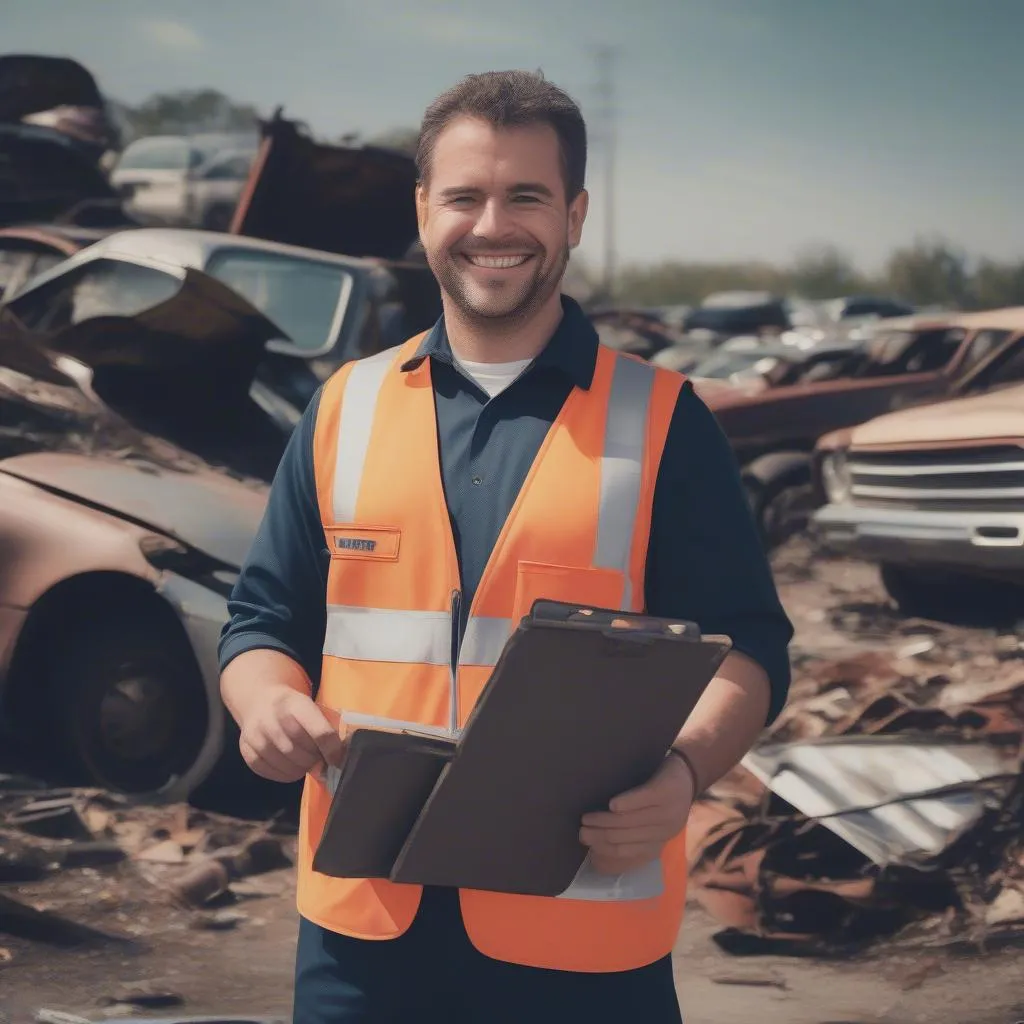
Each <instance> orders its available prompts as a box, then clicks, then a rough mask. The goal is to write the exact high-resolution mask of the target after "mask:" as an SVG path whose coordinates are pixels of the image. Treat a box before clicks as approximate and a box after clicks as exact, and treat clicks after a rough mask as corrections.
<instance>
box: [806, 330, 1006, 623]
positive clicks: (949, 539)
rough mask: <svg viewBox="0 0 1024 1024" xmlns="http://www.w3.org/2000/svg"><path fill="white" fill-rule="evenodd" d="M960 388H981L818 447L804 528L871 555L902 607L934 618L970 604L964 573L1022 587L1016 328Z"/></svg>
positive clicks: (973, 593)
mask: <svg viewBox="0 0 1024 1024" xmlns="http://www.w3.org/2000/svg"><path fill="white" fill-rule="evenodd" d="M1020 323H1021V328H1022V329H1024V313H1022V315H1021V317H1020ZM969 390H970V391H981V393H980V394H968V395H966V396H964V397H958V398H955V399H952V400H949V401H945V402H939V403H936V404H931V405H927V406H924V407H922V408H913V409H904V410H901V411H900V412H895V413H890V414H889V415H886V416H881V417H878V418H876V419H873V420H869V421H868V422H867V423H864V424H862V425H860V426H857V427H854V428H853V429H850V430H845V431H839V432H835V433H832V434H828V435H826V436H825V437H823V438H822V439H821V441H820V442H819V445H818V449H817V453H816V475H817V479H818V481H819V484H820V487H821V490H822V492H823V494H824V496H825V498H826V499H827V502H828V503H827V504H826V505H825V506H824V507H822V508H820V509H819V510H818V511H817V512H816V513H815V515H814V517H813V520H812V529H813V531H814V533H815V534H816V535H818V536H819V537H820V539H821V540H822V541H823V542H824V543H825V544H827V545H828V546H829V547H831V548H833V549H836V550H839V551H842V552H844V553H848V554H852V555H855V556H857V557H859V558H863V559H867V560H872V561H877V562H879V563H880V565H881V575H882V582H883V584H884V585H885V588H886V590H887V591H888V593H889V595H890V596H891V597H892V598H893V599H894V600H895V601H896V603H897V604H898V605H899V606H900V608H901V609H902V610H903V611H905V612H907V613H909V614H921V615H927V614H929V613H931V614H936V615H938V616H939V617H942V615H943V613H948V612H949V611H950V610H952V609H954V608H956V607H958V606H961V607H962V606H964V605H966V604H970V603H972V602H976V601H978V599H979V594H980V592H981V591H982V590H983V589H984V588H978V587H971V586H970V580H971V579H978V580H994V581H1002V582H1005V583H1009V584H1011V585H1015V586H1018V587H1021V588H1024V337H1022V338H1020V339H1018V341H1017V343H1016V344H1015V345H1014V346H1012V347H1011V348H1010V349H1007V350H1005V351H1003V352H1002V353H1001V354H1000V355H999V357H998V358H997V359H995V360H994V361H992V362H990V363H988V364H987V365H986V366H985V368H984V372H983V373H982V374H981V375H980V376H979V378H978V379H977V380H976V381H974V387H972V388H971V389H969ZM1021 593H1022V594H1024V589H1022V591H1021Z"/></svg>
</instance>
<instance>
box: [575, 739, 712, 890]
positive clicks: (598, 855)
mask: <svg viewBox="0 0 1024 1024" xmlns="http://www.w3.org/2000/svg"><path fill="white" fill-rule="evenodd" d="M693 798H694V792H693V776H692V775H691V774H690V770H689V769H688V768H687V767H686V765H685V764H684V763H683V762H682V761H681V760H680V759H679V758H678V757H674V756H672V755H669V756H668V757H667V758H665V762H664V764H662V765H661V767H660V768H659V769H658V771H657V772H656V773H655V775H654V777H653V778H652V779H651V781H650V782H648V783H646V784H645V785H643V786H640V787H639V788H637V789H633V790H630V791H629V792H628V793H622V794H621V795H620V796H617V797H615V798H614V799H613V800H612V801H611V804H610V805H609V806H610V809H609V810H607V811H597V812H594V813H593V814H585V815H584V816H583V828H582V829H581V830H580V842H582V843H583V844H584V846H589V847H590V860H591V864H592V865H593V867H594V870H595V871H598V872H600V873H601V874H603V875H619V874H622V873H623V872H626V871H632V870H633V869H634V868H639V867H643V866H644V865H645V864H649V863H651V862H652V861H653V860H655V859H657V858H658V857H659V856H660V855H661V851H662V848H663V847H664V846H665V844H666V843H667V842H668V841H669V840H670V839H672V838H673V837H675V836H677V835H678V834H679V833H680V832H681V831H682V830H683V827H684V826H685V825H686V819H687V818H688V817H689V815H690V805H691V804H692V803H693Z"/></svg>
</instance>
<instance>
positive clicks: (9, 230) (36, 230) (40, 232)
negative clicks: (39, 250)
mask: <svg viewBox="0 0 1024 1024" xmlns="http://www.w3.org/2000/svg"><path fill="white" fill-rule="evenodd" d="M109 234H110V228H89V227H83V226H81V225H79V224H8V225H5V226H4V227H3V228H0V237H3V238H24V239H27V240H29V241H35V242H38V241H45V240H46V239H47V238H57V239H63V240H65V241H68V242H74V243H76V244H77V245H79V246H83V245H92V244H93V242H98V241H100V239H102V238H106V237H107V235H109Z"/></svg>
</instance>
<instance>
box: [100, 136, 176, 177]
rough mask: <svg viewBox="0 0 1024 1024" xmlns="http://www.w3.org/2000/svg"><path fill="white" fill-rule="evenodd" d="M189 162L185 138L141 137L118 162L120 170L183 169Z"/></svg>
mask: <svg viewBox="0 0 1024 1024" xmlns="http://www.w3.org/2000/svg"><path fill="white" fill-rule="evenodd" d="M188 164H189V147H188V143H187V142H186V141H185V140H184V139H178V138H156V137H154V138H149V139H139V140H138V141H137V142H133V143H132V144H131V145H130V146H128V147H127V148H126V149H125V151H124V152H123V153H122V154H121V158H120V160H118V162H117V169H118V170H119V171H183V170H185V169H186V168H187V167H188Z"/></svg>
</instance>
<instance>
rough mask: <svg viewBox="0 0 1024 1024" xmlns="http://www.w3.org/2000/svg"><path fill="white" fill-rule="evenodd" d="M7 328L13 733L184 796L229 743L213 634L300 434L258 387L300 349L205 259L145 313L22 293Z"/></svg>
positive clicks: (76, 769) (2, 704)
mask: <svg viewBox="0 0 1024 1024" xmlns="http://www.w3.org/2000/svg"><path fill="white" fill-rule="evenodd" d="M152 298H153V297H152V296H151V299H152ZM0 332H2V333H0V452H2V454H3V455H5V456H6V457H5V458H3V459H0V708H2V715H0V722H2V723H3V725H4V726H5V728H6V735H7V741H9V742H11V743H15V742H18V741H21V742H23V743H25V744H27V746H28V749H29V751H30V752H31V751H32V750H45V751H47V753H48V755H49V758H50V760H51V764H50V765H48V766H47V767H49V768H53V767H54V762H56V763H57V764H58V765H59V768H60V769H61V771H62V772H66V773H67V775H68V777H69V778H72V779H75V780H85V781H87V782H90V783H92V784H99V785H102V786H106V787H109V788H112V789H116V790H122V791H125V790H128V791H136V792H152V791H161V792H163V793H165V794H169V795H179V796H183V795H187V794H188V793H190V792H192V791H194V790H195V789H196V788H197V787H198V786H200V785H201V784H202V783H203V782H204V781H205V780H207V779H208V778H209V777H210V775H211V773H212V772H213V771H214V768H215V767H216V766H218V765H219V764H223V763H224V760H223V755H224V753H225V751H229V752H230V750H231V748H232V744H231V742H230V737H231V728H232V723H231V722H230V720H229V718H228V717H227V716H225V714H224V711H223V708H222V705H221V701H220V695H219V685H218V672H217V659H216V643H217V638H218V635H219V632H220V629H221V627H222V626H223V624H224V622H225V621H226V619H227V611H226V599H227V596H228V594H229V592H230V588H231V586H232V583H233V580H234V578H235V576H236V575H237V572H238V569H239V567H240V565H241V563H242V559H243V558H244V555H245V552H246V550H247V549H248V546H249V544H250V542H251V539H252V536H253V535H254V533H255V530H256V528H257V526H258V523H259V520H260V517H261V515H262V510H263V507H264V502H265V496H266V486H267V483H268V481H269V479H270V478H271V476H272V474H273V471H274V469H275V468H276V466H277V463H278V461H279V459H280V455H281V453H282V451H283V448H284V445H285V443H286V441H287V437H288V433H287V431H283V430H282V429H281V425H280V423H279V422H277V421H276V419H275V417H274V416H273V415H272V414H271V413H268V412H267V411H266V410H265V409H264V408H263V407H262V406H261V404H260V403H259V401H257V400H256V399H254V397H253V382H254V380H255V378H256V373H257V370H258V368H259V366H260V364H261V363H262V362H263V361H265V360H266V359H267V358H268V351H267V346H268V345H271V344H273V345H274V347H275V353H276V355H277V357H278V358H281V359H284V358H287V353H288V349H287V346H288V344H289V342H288V340H287V338H286V336H285V335H284V332H283V331H282V330H281V329H280V328H279V327H278V326H277V325H276V324H275V323H273V322H272V321H271V320H270V319H269V318H268V317H266V316H265V315H264V314H263V313H261V312H260V311H259V310H258V309H256V308H255V307H254V306H253V305H251V304H250V303H249V302H247V301H246V300H245V299H244V298H243V297H241V296H240V295H239V294H238V293H237V292H235V291H233V290H232V289H230V288H228V287H226V286H225V285H224V284H223V283H222V282H220V281H218V280H216V279H215V278H213V277H211V276H210V275H207V274H204V273H202V272H201V271H198V270H193V269H188V270H186V271H185V272H184V273H183V274H182V275H181V276H180V277H178V278H175V279H174V290H173V293H171V294H169V295H160V296H157V297H156V298H155V301H151V302H150V303H149V304H148V305H147V306H146V307H145V308H142V309H121V310H119V311H118V310H110V309H108V310H106V311H104V312H102V313H98V314H97V315H95V316H90V317H84V318H81V319H78V320H73V321H72V322H70V323H62V322H53V323H50V324H37V325H35V326H34V327H33V328H28V327H26V326H25V325H24V324H23V323H22V322H21V321H19V320H18V319H17V316H16V315H15V312H14V310H13V308H12V307H10V306H8V307H5V308H4V309H2V310H0ZM296 351H298V350H297V348H296ZM296 358H300V357H299V356H296ZM7 741H5V742H7Z"/></svg>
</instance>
